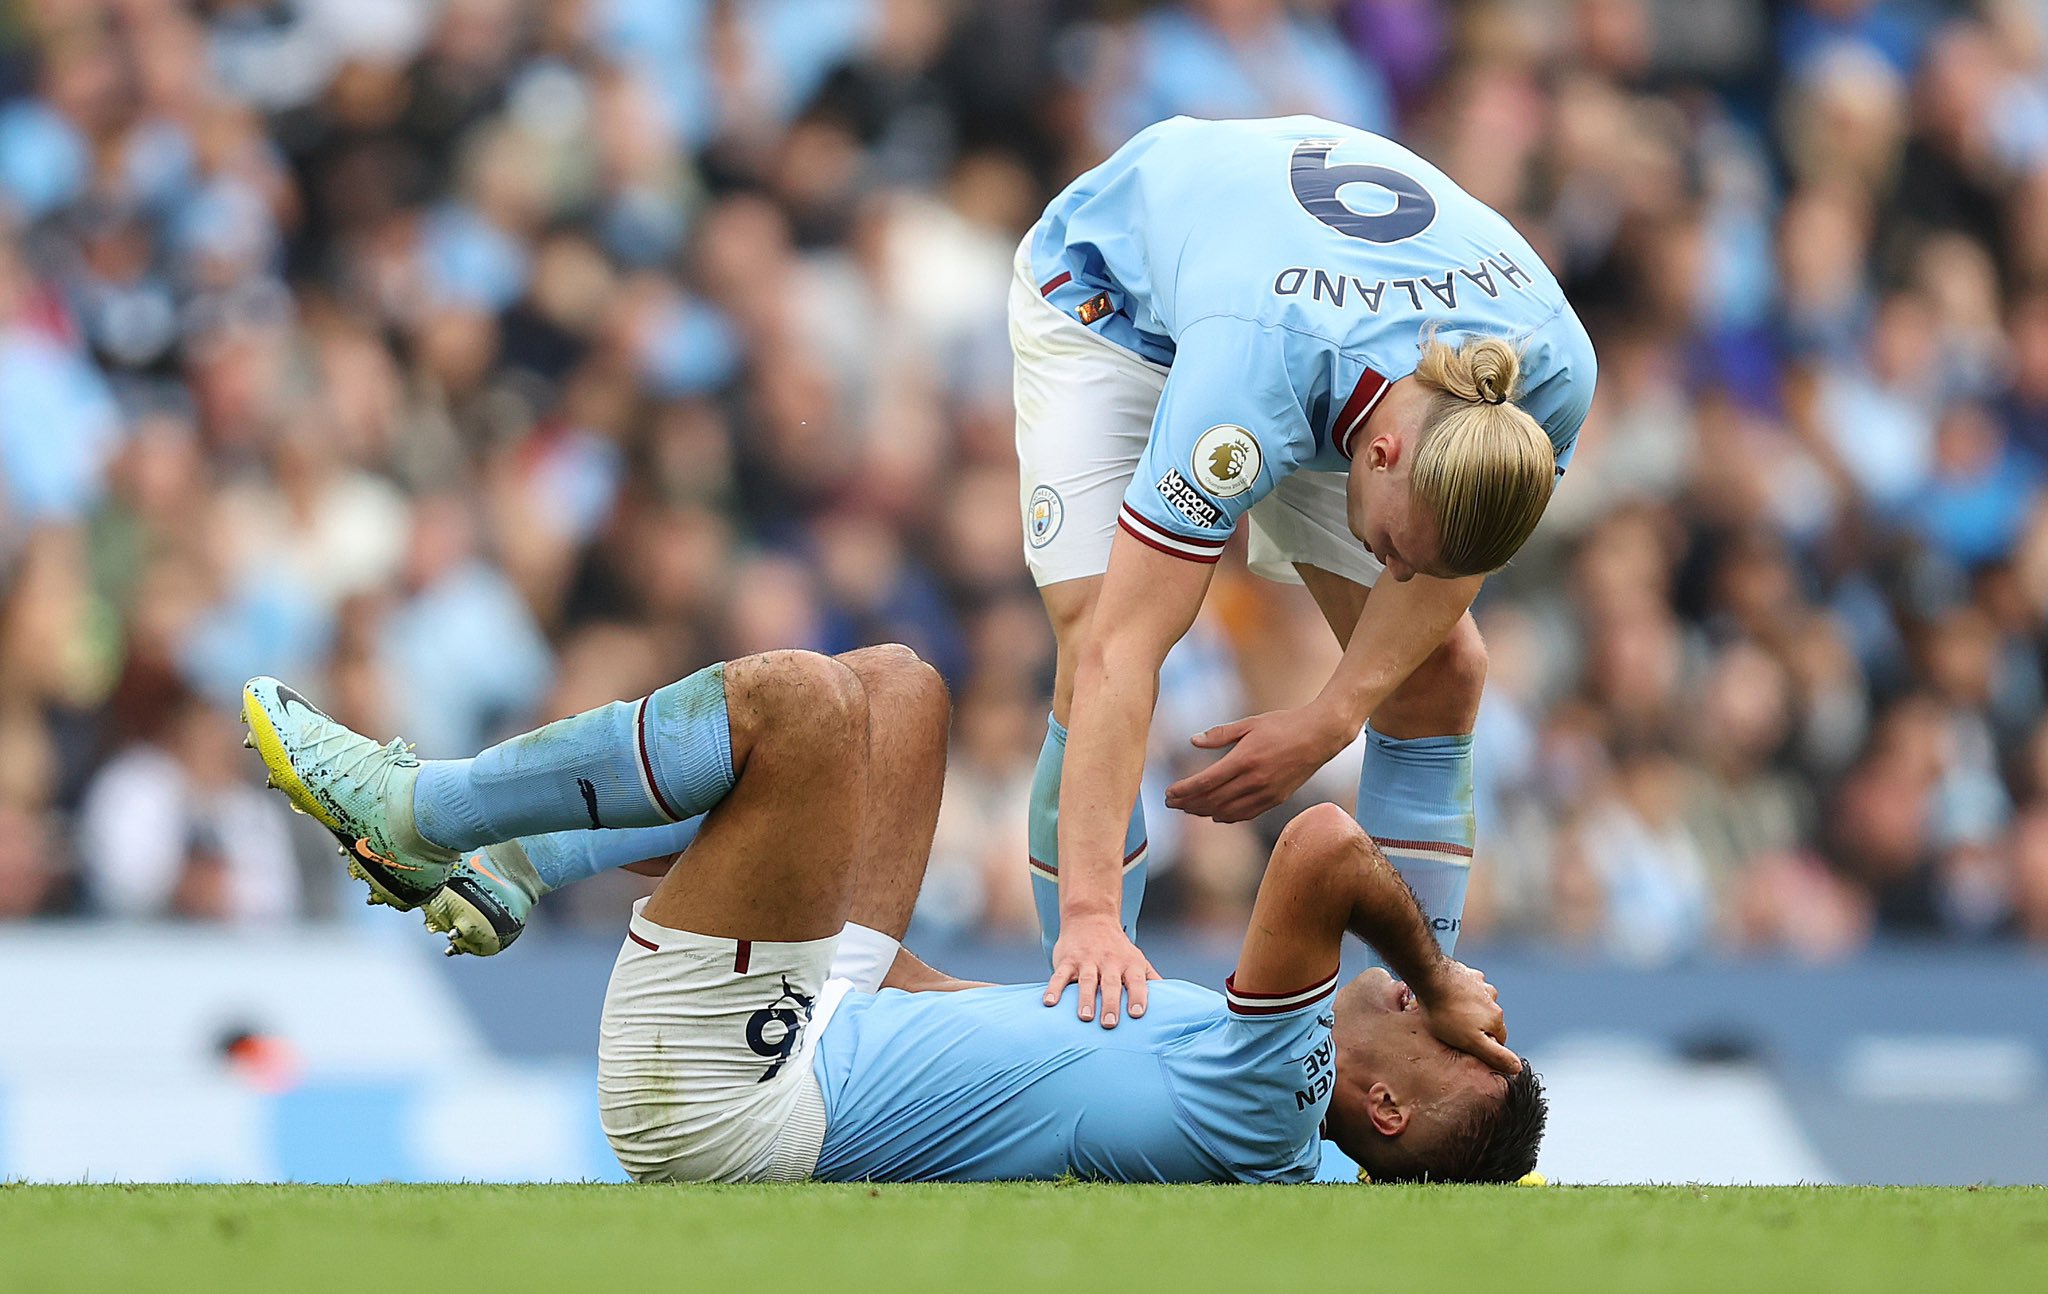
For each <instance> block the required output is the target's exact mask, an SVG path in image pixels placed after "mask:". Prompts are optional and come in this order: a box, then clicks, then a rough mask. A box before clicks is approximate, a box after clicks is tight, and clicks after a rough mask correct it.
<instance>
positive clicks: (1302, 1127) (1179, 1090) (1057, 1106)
mask: <svg viewBox="0 0 2048 1294" xmlns="http://www.w3.org/2000/svg"><path fill="white" fill-rule="evenodd" d="M1335 984H1336V980H1335V977H1334V976H1333V977H1332V978H1331V979H1330V980H1329V981H1328V982H1327V983H1325V984H1322V985H1320V986H1318V987H1317V988H1316V989H1314V990H1309V991H1307V992H1304V993H1301V994H1295V995H1291V996H1290V997H1288V998H1282V999H1264V1000H1259V999H1252V1000H1247V999H1245V998H1242V997H1240V996H1239V995H1237V994H1235V993H1233V994H1231V995H1230V997H1229V998H1228V999H1226V998H1225V997H1224V996H1223V995H1221V994H1218V993H1214V992H1212V991H1210V990H1208V989H1205V988H1201V987H1199V986H1197V985H1194V984H1189V983H1186V982H1184V981H1180V980H1161V981H1158V982H1156V983H1154V984H1153V985H1152V988H1151V996H1150V1001H1149V1003H1148V1005H1147V1008H1146V1011H1145V1014H1144V1015H1142V1016H1140V1017H1138V1018H1136V1019H1125V1020H1122V1021H1120V1022H1119V1023H1118V1024H1117V1026H1116V1028H1114V1029H1104V1028H1102V1027H1101V1026H1100V1025H1096V1024H1091V1023H1088V1022H1085V1021H1082V1020H1079V1019H1077V1018H1075V1015H1074V1009H1075V1003H1076V1001H1077V991H1076V990H1075V989H1073V988H1071V987H1070V988H1068V990H1067V993H1066V997H1065V999H1064V1001H1062V1002H1061V1003H1060V1004H1058V1005H1056V1006H1051V1007H1048V1006H1046V1005H1045V1004H1044V1001H1043V996H1044V993H1045V989H1044V986H1042V985H1035V984H1017V985H1005V986H1001V987H996V988H984V989H972V990H969V991H967V992H964V993H903V992H899V991H897V990H894V989H885V990H883V991H882V992H880V993H874V994H867V993H856V994H852V995H850V996H849V997H848V998H847V999H846V1000H845V1001H844V1002H842V1003H841V1004H840V1006H839V1009H838V1011H837V1012H835V1013H834V1015H833V1016H832V1019H831V1022H830V1024H829V1025H828V1026H827V1028H826V1030H825V1033H824V1036H823V1037H822V1038H821V1039H819V1041H818V1044H817V1046H818V1051H817V1059H816V1063H815V1068H814V1071H813V1072H814V1073H815V1074H816V1075H817V1079H818V1085H819V1087H820V1089H821V1090H822V1091H823V1093H824V1097H825V1112H826V1113H825V1144H824V1150H823V1151H822V1153H821V1154H820V1155H819V1157H818V1166H817V1169H816V1170H815V1172H814V1174H813V1175H814V1176H816V1177H817V1178H819V1179H821V1180H824V1181H886V1182H921V1181H950V1182H971V1181H1006V1180H1049V1179H1054V1178H1059V1177H1063V1176H1066V1175H1068V1174H1072V1175H1074V1176H1077V1177H1083V1178H1090V1179H1095V1180H1102V1181H1113V1182H1306V1181H1311V1180H1313V1179H1314V1177H1315V1175H1316V1170H1317V1168H1318V1166H1319V1164H1320V1163H1321V1160H1322V1144H1321V1142H1322V1138H1321V1126H1322V1119H1323V1111H1324V1109H1325V1108H1326V1107H1327V1106H1328V1105H1329V1100H1330V1088H1331V1085H1332V1083H1333V1081H1334V1078H1335V1064H1334V1049H1333V1047H1332V1044H1331V1041H1330V1028H1331V1024H1332V1016H1331V1014H1330V1011H1331V1008H1330V1001H1329V997H1330V994H1331V992H1332V991H1333V990H1334V988H1335Z"/></svg>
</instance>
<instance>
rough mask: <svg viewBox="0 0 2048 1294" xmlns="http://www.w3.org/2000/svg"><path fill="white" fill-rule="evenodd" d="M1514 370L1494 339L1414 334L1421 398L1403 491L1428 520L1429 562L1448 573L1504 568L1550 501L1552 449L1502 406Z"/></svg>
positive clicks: (1532, 425)
mask: <svg viewBox="0 0 2048 1294" xmlns="http://www.w3.org/2000/svg"><path fill="white" fill-rule="evenodd" d="M1521 372H1522V355H1521V352H1520V351H1519V350H1517V349H1516V348H1515V347H1514V345H1513V344H1512V343H1510V342H1507V341H1504V340H1502V339H1501V338H1498V337H1478V338H1474V339H1472V340H1470V341H1467V342H1465V343H1464V344H1463V345H1461V346H1458V347H1455V348H1453V347H1452V346H1450V345H1448V344H1447V343H1445V342H1441V341H1438V340H1437V339H1436V338H1435V337H1426V338H1424V339H1423V343H1422V361H1421V362H1420V363H1418V364H1417V365H1416V366H1415V380H1416V381H1418V382H1420V383H1421V384H1422V385H1423V387H1424V388H1425V389H1427V390H1428V391H1429V392H1430V400H1429V404H1428V406H1427V407H1426V408H1425V409H1424V410H1423V414H1422V430H1421V433H1420V435H1419V436H1417V438H1416V448H1415V464H1414V467H1413V468H1412V469H1411V474H1410V477H1409V485H1408V491H1409V497H1410V498H1412V499H1414V500H1415V502H1416V503H1417V504H1419V505H1420V506H1421V507H1423V508H1425V509H1427V510H1428V512H1429V514H1430V515H1431V516H1433V517H1435V518H1436V525H1437V554H1438V555H1437V562H1438V564H1439V565H1440V566H1442V567H1444V568H1445V569H1447V570H1449V571H1451V572H1453V573H1454V574H1458V575H1483V574H1485V573H1486V572H1488V571H1493V570H1498V569H1499V568H1500V567H1503V566H1505V565H1507V563H1508V559H1509V558H1510V557H1513V556H1514V555H1515V551H1516V550H1517V549H1519V548H1520V547H1521V546H1522V543H1523V541H1524V540H1526V539H1528V538H1529V532H1530V531H1532V530H1534V529H1535V528H1536V522H1537V521H1538V520H1539V519H1541V517H1542V516H1543V509H1544V507H1545V506H1546V505H1548V504H1549V502H1550V489H1551V486H1552V485H1553V484H1554V483H1555V482H1556V480H1557V452H1556V451H1555V450H1554V449H1552V448H1551V445H1550V437H1549V436H1547V435H1545V434H1544V431H1543V427H1542V425H1541V424H1540V423H1538V422H1537V421H1536V419H1534V418H1532V417H1530V416H1529V414H1528V413H1527V412H1526V411H1525V410H1523V409H1521V408H1519V407H1518V406H1516V405H1514V404H1512V403H1510V402H1511V401H1512V400H1513V399H1514V395H1515V387H1516V384H1517V382H1518V381H1519V380H1520V377H1521Z"/></svg>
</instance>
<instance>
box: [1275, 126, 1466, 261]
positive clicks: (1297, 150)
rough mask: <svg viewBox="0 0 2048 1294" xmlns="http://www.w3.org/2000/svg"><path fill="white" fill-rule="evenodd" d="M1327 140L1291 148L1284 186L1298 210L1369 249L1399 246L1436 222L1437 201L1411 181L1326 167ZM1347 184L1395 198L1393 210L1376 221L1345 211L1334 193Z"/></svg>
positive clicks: (1381, 170) (1367, 169)
mask: <svg viewBox="0 0 2048 1294" xmlns="http://www.w3.org/2000/svg"><path fill="white" fill-rule="evenodd" d="M1335 146H1336V144H1335V141H1332V140H1328V139H1305V140H1303V141H1302V142H1301V143H1299V144H1296V145H1295V146H1294V162H1293V164H1292V165H1291V166H1290V167H1289V168H1288V182H1289V183H1290V184H1291V185H1293V187H1294V200H1295V201H1296V202H1299V203H1300V204H1301V209H1302V210H1304V211H1306V212H1308V213H1309V214H1310V215H1312V216H1314V217H1315V218H1316V219H1317V220H1320V221H1322V222H1323V223H1324V224H1326V225H1328V226H1329V227H1330V228H1332V229H1334V230H1336V231H1337V232H1338V233H1340V234H1343V235H1344V236H1345V237H1346V238H1362V239H1364V240H1365V241H1366V242H1369V243H1398V242H1400V241H1401V240H1402V239H1404V238H1413V237H1415V235H1417V234H1419V233H1421V232H1422V231H1423V230H1425V229H1427V228H1429V225H1430V222H1431V221H1433V220H1435V219H1436V199H1435V198H1432V197H1430V196H1429V190H1427V189H1425V188H1423V187H1422V186H1421V185H1420V184H1418V183H1417V182H1416V180H1415V177H1414V176H1412V175H1408V174H1406V173H1405V172H1402V171H1396V170H1394V169H1393V168H1391V167H1386V166H1371V165H1368V164H1366V163H1363V162H1340V163H1338V164H1337V165H1335V166H1332V165H1330V164H1329V159H1330V150H1331V149H1332V148H1334V147H1335ZM1347 184H1371V185H1376V186H1378V187H1379V188H1382V189H1385V190H1386V191H1387V192H1389V193H1391V194H1393V195H1394V209H1393V210H1392V211H1382V212H1380V213H1379V214H1378V215H1371V216H1368V215H1364V214H1362V213H1360V212H1357V211H1353V210H1352V209H1351V208H1349V207H1347V206H1345V205H1344V203H1343V202H1342V201H1340V200H1339V199H1338V197H1337V190H1339V189H1341V188H1343V187H1344V186H1345V185H1347Z"/></svg>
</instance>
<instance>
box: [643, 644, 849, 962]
mask: <svg viewBox="0 0 2048 1294" xmlns="http://www.w3.org/2000/svg"><path fill="white" fill-rule="evenodd" d="M725 692H726V712H727V715H728V719H729V723H730V726H731V728H732V733H733V756H734V764H735V769H736V773H737V777H736V780H735V782H734V784H733V789H732V790H731V792H730V793H728V794H727V795H726V797H725V799H723V800H721V801H720V802H719V803H718V805H717V807H715V808H713V809H712V810H711V812H710V813H709V814H708V815H706V817H705V819H704V825H703V827H702V828H701V829H700V830H699V831H698V833H697V837H696V839H694V840H692V841H691V842H690V846H689V848H688V849H687V850H685V851H684V853H683V856H682V859H681V861H680V863H679V864H678V865H677V866H676V867H674V868H673V869H671V870H670V872H669V874H668V875H667V876H666V877H665V878H663V880H662V883H661V885H660V886H659V887H657V888H656V890H655V892H654V894H653V896H652V897H651V898H650V899H649V900H648V908H647V916H648V919H650V920H653V921H656V922H658V923H660V924H661V925H663V926H666V927H670V928H672V929H676V930H684V931H690V932H692V933H695V934H700V935H708V936H718V937H723V938H732V939H760V940H781V941H790V940H809V939H818V938H823V937H825V936H827V935H831V934H833V933H835V932H837V931H838V929H839V927H840V926H841V925H842V924H844V923H845V920H846V910H847V905H848V902H849V901H850V899H851V896H852V893H853V885H854V869H855V866H856V864H857V862H858V859H859V849H860V840H861V831H862V826H863V822H864V818H865V812H866V800H867V761H868V754H867V745H868V742H867V733H868V717H867V701H866V694H865V692H864V690H863V689H862V687H861V684H860V680H859V679H858V678H857V677H856V676H855V675H854V673H853V671H852V670H850V669H848V668H847V667H846V666H845V665H844V664H842V663H841V662H839V661H836V660H832V659H831V658H829V657H825V656H820V655H817V654H816V653H813V652H766V653H763V654H762V655H759V656H749V657H746V658H744V659H741V660H736V661H733V662H731V663H729V664H728V665H727V666H726V668H725Z"/></svg>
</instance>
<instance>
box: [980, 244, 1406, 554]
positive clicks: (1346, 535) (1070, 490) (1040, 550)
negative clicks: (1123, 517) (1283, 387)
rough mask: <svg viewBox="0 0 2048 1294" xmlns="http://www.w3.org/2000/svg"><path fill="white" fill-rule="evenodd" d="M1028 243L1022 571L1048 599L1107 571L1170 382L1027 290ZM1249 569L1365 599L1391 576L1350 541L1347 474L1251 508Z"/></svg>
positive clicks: (1021, 314) (1022, 366)
mask: <svg viewBox="0 0 2048 1294" xmlns="http://www.w3.org/2000/svg"><path fill="white" fill-rule="evenodd" d="M1031 240H1032V236H1031V235H1026V236H1025V239H1024V241H1023V243H1022V244H1020V245H1019V246H1018V248H1017V258H1016V261H1015V273H1014V274H1013V275H1012V277H1011V281H1010V350H1011V354H1012V356H1013V358H1014V359H1015V364H1016V367H1015V373H1016V380H1015V392H1016V402H1017V466H1018V499H1019V503H1020V504H1021V506H1022V509H1023V513H1024V561H1025V564H1026V565H1028V566H1029V567H1030V568H1031V578H1032V579H1033V580H1034V581H1035V582H1036V583H1037V584H1038V585H1039V587H1041V588H1043V587H1044V586H1045V585H1048V584H1058V583H1060V582H1061V581H1063V580H1075V579H1081V578H1084V577H1086V576H1090V575H1100V574H1102V573H1103V572H1104V571H1105V570H1107V569H1109V546H1110V541H1111V540H1112V539H1114V538H1115V536H1116V516H1117V512H1118V511H1119V509H1121V508H1122V506H1123V500H1124V492H1125V491H1126V490H1128V489H1129V488H1130V484H1131V478H1132V476H1133V475H1135V474H1136V472H1137V470H1138V461H1139V459H1141V458H1142V457H1143V456H1144V453H1145V443H1146V442H1147V441H1148V440H1149V439H1150V438H1151V435H1152V418H1153V414H1154V413H1155V412H1156V411H1157V410H1158V408H1159V395H1160V392H1161V391H1163V390H1164V389H1165V388H1166V374H1167V370H1166V368H1164V367H1163V366H1161V365H1158V364H1154V363H1151V362H1150V361H1148V360H1145V359H1142V358H1140V357H1138V356H1137V355H1133V354H1132V353H1131V352H1129V351H1127V350H1125V349H1124V348H1123V347H1121V346H1118V345H1116V344H1115V343H1114V342H1111V341H1107V340H1105V339H1104V338H1102V337H1100V336H1097V335H1096V334H1095V333H1093V332H1091V331H1089V330H1088V329H1087V328H1086V327H1084V326H1083V325H1082V324H1081V321H1080V320H1078V319H1076V318H1074V317H1073V316H1072V315H1069V314H1068V313H1067V312H1066V311H1064V310H1061V309H1060V308H1058V307H1057V306H1055V305H1053V304H1052V303H1051V302H1049V301H1047V300H1046V299H1045V297H1044V295H1043V294H1042V293H1040V291H1039V285H1038V284H1036V283H1034V282H1032V280H1031V257H1030V250H1029V249H1030V246H1031ZM1248 515H1249V519H1250V521H1251V534H1250V547H1249V554H1248V556H1249V564H1250V566H1251V569H1252V570H1253V571H1254V572H1256V573H1258V574H1260V575H1263V576H1265V577H1266V578H1267V579H1270V580H1278V581H1280V582H1282V583H1287V584H1299V583H1301V579H1300V577H1299V576H1298V575H1296V574H1295V572H1294V566H1295V564H1296V563H1297V562H1298V563H1301V564H1304V565H1308V566H1315V567H1318V568H1320V569H1322V570H1326V571H1329V572H1331V573H1333V574H1336V575H1341V576H1343V577H1345V578H1346V579H1349V580H1354V581H1356V582H1357V583H1359V584H1363V585H1365V586H1367V587H1368V588H1370V587H1371V586H1372V584H1373V582H1374V581H1375V580H1377V579H1378V578H1379V573H1380V571H1381V570H1382V569H1384V568H1383V567H1382V566H1381V565H1380V563H1379V561H1378V560H1377V559H1375V558H1374V557H1373V555H1372V554H1371V553H1369V552H1367V551H1366V550H1365V545H1363V544H1361V543H1359V542H1358V540H1357V539H1356V538H1355V537H1354V536H1353V535H1352V533H1351V525H1350V521H1349V519H1348V516H1347V513H1346V507H1345V476H1344V474H1343V473H1341V472H1311V471H1302V472H1296V473H1294V474H1293V475H1292V476H1289V477H1287V478H1286V479H1285V480H1283V481H1281V482H1280V483H1279V485H1278V486H1277V487H1276V488H1275V489H1274V490H1273V492H1272V493H1271V494H1269V495H1267V496H1266V497H1265V498H1263V499H1261V500H1260V501H1259V502H1258V503H1256V504H1254V505H1253V506H1252V510H1251V512H1250V513H1249V514H1248Z"/></svg>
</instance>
